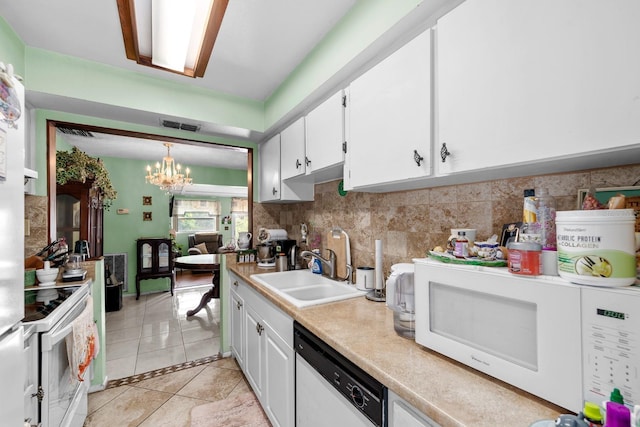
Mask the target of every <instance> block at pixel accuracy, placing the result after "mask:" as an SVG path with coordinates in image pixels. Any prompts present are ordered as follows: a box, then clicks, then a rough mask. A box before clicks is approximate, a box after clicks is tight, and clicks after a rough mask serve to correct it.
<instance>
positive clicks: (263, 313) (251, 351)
mask: <svg viewBox="0 0 640 427" xmlns="http://www.w3.org/2000/svg"><path fill="white" fill-rule="evenodd" d="M229 277H230V283H231V310H232V314H231V351H232V352H233V354H234V356H235V357H236V359H237V360H238V364H239V365H240V367H241V368H242V371H243V372H244V374H245V376H246V378H247V381H249V384H250V385H251V388H252V389H253V391H254V393H255V394H256V396H257V397H258V400H259V401H260V404H261V405H262V408H263V409H264V411H265V413H266V414H267V416H268V417H269V420H270V421H271V424H272V425H274V426H281V427H287V426H291V427H293V426H294V425H295V419H294V410H295V405H294V404H295V376H294V375H295V353H294V351H293V319H291V318H290V317H289V316H288V315H286V314H285V313H284V312H282V311H281V310H280V309H278V308H277V307H275V306H274V305H273V304H271V303H270V302H269V301H267V300H266V299H265V298H264V297H263V296H261V295H260V294H258V293H257V292H256V291H255V290H253V289H252V288H251V287H250V286H249V285H248V284H247V283H245V282H244V281H243V280H241V279H240V278H238V276H236V275H235V274H233V273H231V272H230V273H229Z"/></svg>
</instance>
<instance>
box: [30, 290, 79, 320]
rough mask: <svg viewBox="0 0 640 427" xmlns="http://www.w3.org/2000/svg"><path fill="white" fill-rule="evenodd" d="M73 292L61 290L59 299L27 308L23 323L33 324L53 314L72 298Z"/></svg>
mask: <svg viewBox="0 0 640 427" xmlns="http://www.w3.org/2000/svg"><path fill="white" fill-rule="evenodd" d="M72 293H73V291H70V290H67V289H60V290H59V291H58V298H56V299H54V300H51V301H49V303H48V304H35V305H32V306H25V316H24V319H22V321H23V322H33V321H35V320H41V319H44V318H45V317H47V316H48V315H49V314H51V313H52V312H53V311H54V310H55V309H56V308H57V307H58V306H59V305H60V304H62V303H63V302H64V300H66V299H67V298H69V297H70V296H71V294H72Z"/></svg>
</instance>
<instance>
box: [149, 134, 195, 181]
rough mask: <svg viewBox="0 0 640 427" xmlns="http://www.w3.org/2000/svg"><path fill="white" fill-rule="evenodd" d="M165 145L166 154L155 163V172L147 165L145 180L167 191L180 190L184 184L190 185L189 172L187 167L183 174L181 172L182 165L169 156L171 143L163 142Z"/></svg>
mask: <svg viewBox="0 0 640 427" xmlns="http://www.w3.org/2000/svg"><path fill="white" fill-rule="evenodd" d="M163 145H164V146H165V147H167V156H166V157H164V158H163V159H162V164H160V162H157V163H156V170H155V172H153V173H151V166H150V165H147V176H146V177H145V180H146V181H147V182H148V183H149V184H153V185H157V186H158V187H160V189H161V190H163V191H166V192H167V193H168V192H170V191H171V190H180V189H182V187H184V186H185V185H191V183H192V179H191V178H190V177H189V173H190V172H191V171H190V170H189V168H187V169H186V170H185V173H186V175H185V174H183V173H182V166H180V165H179V164H176V162H175V161H174V160H173V157H171V146H172V145H173V144H171V143H169V142H165V143H164V144H163Z"/></svg>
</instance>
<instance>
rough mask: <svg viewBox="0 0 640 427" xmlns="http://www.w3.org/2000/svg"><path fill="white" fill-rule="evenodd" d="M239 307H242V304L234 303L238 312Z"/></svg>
mask: <svg viewBox="0 0 640 427" xmlns="http://www.w3.org/2000/svg"><path fill="white" fill-rule="evenodd" d="M240 307H242V303H241V302H240V301H238V302H236V308H237V309H238V310H240Z"/></svg>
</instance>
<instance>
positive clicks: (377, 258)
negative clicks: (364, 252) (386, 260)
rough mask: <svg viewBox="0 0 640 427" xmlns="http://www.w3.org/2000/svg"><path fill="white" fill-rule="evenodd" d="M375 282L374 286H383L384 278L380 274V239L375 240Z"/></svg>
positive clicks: (379, 288) (377, 287)
mask: <svg viewBox="0 0 640 427" xmlns="http://www.w3.org/2000/svg"><path fill="white" fill-rule="evenodd" d="M375 261H376V283H375V288H376V289H377V290H381V289H383V288H384V278H383V276H384V275H383V274H382V240H376V252H375Z"/></svg>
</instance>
